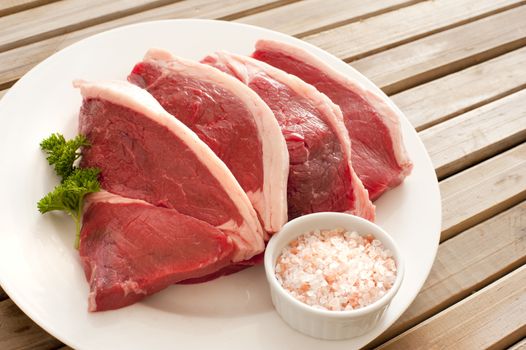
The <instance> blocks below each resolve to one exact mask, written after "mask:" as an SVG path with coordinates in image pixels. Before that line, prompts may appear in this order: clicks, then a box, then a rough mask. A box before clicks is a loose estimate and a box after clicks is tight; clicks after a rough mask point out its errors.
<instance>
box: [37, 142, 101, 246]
mask: <svg viewBox="0 0 526 350" xmlns="http://www.w3.org/2000/svg"><path fill="white" fill-rule="evenodd" d="M88 146H89V142H88V140H87V139H86V137H84V136H83V135H78V136H77V137H75V138H74V139H73V140H69V141H66V139H65V138H64V136H62V135H60V134H52V135H51V136H50V137H48V138H47V139H45V140H43V141H42V142H41V143H40V147H41V148H42V150H43V151H45V152H46V153H47V154H48V156H47V161H48V163H49V165H51V166H53V167H54V169H55V172H56V173H57V175H58V176H60V177H61V183H60V184H59V185H58V186H56V187H55V189H54V190H53V191H51V192H49V193H48V194H47V195H46V196H45V197H44V198H42V199H41V200H40V201H39V202H38V204H37V206H38V210H39V211H40V212H41V213H42V214H44V213H47V212H50V211H54V210H61V211H64V212H66V213H68V214H69V215H70V216H71V217H72V218H73V220H74V221H75V229H76V239H75V248H77V249H78V247H79V241H80V227H81V220H82V208H83V205H84V196H85V195H87V194H88V193H93V192H98V191H99V190H100V183H99V181H98V176H99V173H100V170H99V169H97V168H79V167H77V166H76V165H75V164H74V163H75V161H76V160H77V159H78V158H79V157H80V156H81V154H82V153H81V151H80V150H79V149H80V147H88Z"/></svg>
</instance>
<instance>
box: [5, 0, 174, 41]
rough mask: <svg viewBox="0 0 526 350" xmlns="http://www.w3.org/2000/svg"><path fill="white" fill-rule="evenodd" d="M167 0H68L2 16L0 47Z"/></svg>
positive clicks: (83, 26)
mask: <svg viewBox="0 0 526 350" xmlns="http://www.w3.org/2000/svg"><path fill="white" fill-rule="evenodd" d="M168 2H169V0H115V1H106V0H91V1H84V0H68V1H60V2H54V3H51V4H49V5H45V6H40V7H36V8H33V9H30V10H27V11H23V12H18V13H15V14H12V15H9V16H6V17H4V18H2V20H1V21H0V33H1V34H0V51H5V50H9V49H12V48H15V47H18V46H21V45H25V44H29V43H31V42H35V41H38V40H42V39H46V38H49V37H51V36H54V35H59V34H64V33H67V32H70V31H73V30H76V29H80V28H85V27H87V26H91V25H95V24H97V23H101V22H104V21H108V20H111V19H115V18H119V17H122V16H125V15H128V14H132V13H136V12H140V11H144V10H147V9H150V8H153V7H157V6H161V5H163V4H166V3H168Z"/></svg>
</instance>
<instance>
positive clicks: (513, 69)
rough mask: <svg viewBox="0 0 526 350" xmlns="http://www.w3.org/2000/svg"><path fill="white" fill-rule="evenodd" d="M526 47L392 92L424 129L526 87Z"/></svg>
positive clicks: (409, 117) (407, 112)
mask: <svg viewBox="0 0 526 350" xmlns="http://www.w3.org/2000/svg"><path fill="white" fill-rule="evenodd" d="M524 67H526V48H522V49H518V50H515V51H512V52H510V53H507V54H505V55H502V56H499V57H497V58H494V59H492V60H489V61H486V62H483V63H481V64H478V65H476V66H473V67H470V68H467V69H464V70H462V71H460V72H456V73H453V74H450V75H447V76H445V77H443V78H440V79H437V80H433V81H431V82H429V83H426V84H423V85H420V86H417V87H414V88H412V89H409V90H405V91H403V92H401V93H399V94H396V95H393V96H391V99H392V100H393V101H394V102H395V103H396V105H397V106H398V107H400V109H402V111H403V112H404V114H405V115H406V117H407V118H408V119H409V120H410V121H411V124H413V126H414V127H415V128H416V129H417V130H418V131H421V130H423V129H426V128H428V127H430V126H433V125H435V124H438V123H441V122H443V121H445V120H448V119H451V118H452V117H454V116H457V115H459V114H462V113H465V112H467V111H470V110H472V109H474V108H477V107H480V106H482V105H484V104H487V103H489V102H492V101H494V100H497V99H499V98H502V97H504V96H507V95H509V94H511V93H513V92H516V91H518V90H521V89H523V88H526V69H524Z"/></svg>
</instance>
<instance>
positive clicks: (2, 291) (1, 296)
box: [0, 287, 8, 301]
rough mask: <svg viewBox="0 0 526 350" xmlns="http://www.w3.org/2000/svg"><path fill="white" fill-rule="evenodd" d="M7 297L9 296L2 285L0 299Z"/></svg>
mask: <svg viewBox="0 0 526 350" xmlns="http://www.w3.org/2000/svg"><path fill="white" fill-rule="evenodd" d="M7 298H8V296H7V294H6V292H4V290H3V289H2V287H0V301H2V300H5V299H7Z"/></svg>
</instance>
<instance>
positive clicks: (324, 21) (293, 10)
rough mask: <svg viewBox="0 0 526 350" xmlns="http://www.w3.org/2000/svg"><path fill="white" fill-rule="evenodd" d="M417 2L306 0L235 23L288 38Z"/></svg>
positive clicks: (393, 0) (408, 0)
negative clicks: (275, 32) (256, 27)
mask: <svg viewBox="0 0 526 350" xmlns="http://www.w3.org/2000/svg"><path fill="white" fill-rule="evenodd" d="M415 2H417V1H416V0H376V1H362V0H306V1H300V2H296V3H293V4H290V5H287V6H283V7H280V8H276V9H273V10H270V11H265V12H261V13H258V14H255V15H252V16H248V17H244V18H241V19H239V20H237V22H241V23H247V24H252V25H257V26H261V27H265V28H270V29H273V30H277V31H279V32H283V33H286V34H290V35H299V36H301V35H305V34H307V33H309V32H312V31H313V30H320V28H326V27H327V26H334V25H338V24H341V23H342V22H344V21H345V22H350V21H357V20H361V19H364V18H367V17H370V16H375V15H378V14H380V13H384V12H387V11H392V10H395V9H398V8H400V7H402V6H407V5H410V4H414V3H415Z"/></svg>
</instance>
